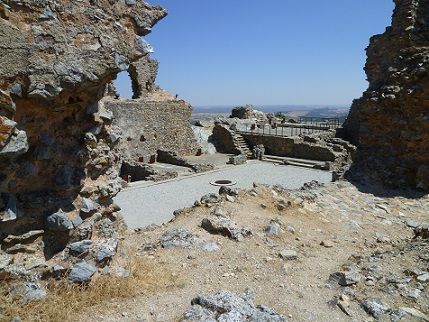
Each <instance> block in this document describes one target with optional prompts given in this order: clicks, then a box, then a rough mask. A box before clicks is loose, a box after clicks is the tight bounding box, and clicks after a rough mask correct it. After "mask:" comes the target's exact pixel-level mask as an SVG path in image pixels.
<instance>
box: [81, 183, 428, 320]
mask: <svg viewBox="0 0 429 322" xmlns="http://www.w3.org/2000/svg"><path fill="white" fill-rule="evenodd" d="M276 190H277V192H276ZM230 199H231V198H230ZM283 208H284V209H283ZM428 213H429V197H428V196H423V197H420V198H415V199H412V198H405V197H395V196H392V197H385V196H384V197H377V196H375V195H373V194H369V193H363V192H360V191H359V190H358V189H357V188H356V187H355V186H353V185H352V184H350V183H348V182H340V183H332V184H328V185H326V186H322V187H319V186H317V185H316V186H315V187H307V188H306V189H303V190H299V191H281V189H280V190H279V189H275V190H273V189H272V188H268V187H261V186H259V187H256V188H255V189H253V190H250V191H241V192H240V195H239V196H238V197H237V198H236V200H232V199H231V200H230V201H226V200H223V201H222V202H220V203H219V204H215V205H212V206H197V207H195V208H193V209H190V210H189V211H186V212H184V213H182V214H180V215H179V216H178V217H176V219H175V220H174V221H172V222H171V223H169V224H166V225H165V226H163V227H158V228H153V229H152V230H146V231H144V232H137V233H132V234H130V235H129V236H126V238H124V240H123V241H122V246H126V248H134V249H138V248H139V249H140V250H139V251H137V252H136V254H135V255H136V256H140V257H142V258H143V259H144V260H145V261H147V262H148V263H150V266H151V267H156V268H157V269H158V270H159V275H160V276H163V277H164V278H168V277H170V276H171V277H172V280H173V281H174V282H173V284H172V285H170V286H168V287H161V288H160V290H158V291H155V292H151V293H145V292H143V291H142V294H141V295H140V296H138V297H134V298H132V299H129V300H124V301H122V302H117V301H112V302H111V303H105V304H103V305H99V306H95V307H93V308H91V310H90V311H89V312H83V314H82V315H79V316H77V317H76V321H83V320H85V321H94V322H95V321H178V320H180V318H181V316H182V314H183V313H184V312H185V311H186V309H187V308H188V307H189V306H190V303H191V300H192V299H193V298H194V297H196V296H198V295H206V294H212V293H215V292H217V291H220V290H228V291H234V292H238V293H243V292H244V291H245V289H246V288H251V289H252V290H253V291H254V293H255V295H256V301H257V303H258V304H264V305H267V306H268V307H271V308H273V309H274V310H275V311H277V312H278V313H280V314H283V315H284V316H285V318H286V319H287V320H288V321H373V320H374V318H373V317H372V316H371V315H369V314H367V313H366V312H365V310H364V309H363V307H362V305H361V302H362V301H363V300H365V299H367V298H375V299H379V300H381V301H382V302H383V303H384V304H386V305H388V306H389V310H387V311H386V313H385V314H383V315H381V316H380V321H391V319H392V320H393V321H395V318H397V321H399V320H400V318H402V320H401V321H425V317H424V316H423V317H421V318H416V317H413V316H412V315H404V314H405V313H404V311H403V310H402V311H400V310H399V311H398V309H399V308H412V309H416V310H418V312H417V311H413V314H419V312H420V313H421V314H422V315H424V313H426V314H428V313H429V296H428V292H427V291H428V287H427V285H428V284H427V280H426V281H424V277H425V276H426V275H424V274H423V273H424V272H427V271H428V269H429V264H428V263H429V243H428V240H427V239H421V238H417V239H413V238H414V236H415V234H414V231H413V228H411V227H410V226H417V225H418V224H419V223H420V224H421V223H427V222H428V220H429V218H428ZM225 216H227V217H229V218H230V219H231V220H232V221H234V222H235V223H236V224H237V226H238V227H248V228H249V229H250V230H251V231H252V233H253V234H252V236H249V237H245V238H243V239H242V240H240V241H235V240H232V239H229V238H227V237H224V236H221V235H213V234H210V233H208V232H207V231H206V230H204V229H203V228H201V222H202V220H203V219H204V218H216V217H218V218H219V217H225ZM273 222H276V223H277V224H278V226H277V225H276V224H274V226H277V227H280V230H279V233H278V234H268V233H266V232H265V229H266V227H267V226H270V224H271V223H273ZM177 228H181V229H187V230H188V231H189V232H191V233H192V234H194V235H195V236H197V237H198V238H199V239H198V240H200V241H204V242H214V243H216V244H217V245H218V246H219V248H220V250H219V251H212V252H209V251H204V250H201V249H199V248H191V249H186V248H171V249H165V248H162V247H161V246H160V245H159V241H160V240H162V238H163V236H164V234H166V233H168V232H171V231H174V229H177ZM322 244H324V245H322ZM289 250H292V251H296V252H297V259H289V260H288V259H285V258H282V253H283V257H285V256H286V257H287V254H286V253H285V252H284V251H289ZM348 271H349V272H351V273H353V274H351V276H352V281H351V282H350V281H348V282H350V283H348V284H352V285H349V286H347V287H342V286H340V285H339V284H338V281H335V280H333V279H332V278H331V279H330V275H331V274H332V273H335V272H346V273H347V272H348ZM422 274H423V275H422ZM164 275H166V276H164ZM355 275H357V277H356V276H355ZM353 276H355V277H353ZM418 276H419V279H420V280H421V281H419V280H417V277H418ZM359 278H360V280H359ZM357 280H359V281H357ZM153 282H155V283H156V281H153ZM355 282H357V283H356V284H355ZM406 310H408V311H410V310H409V309H406ZM411 311H412V310H411ZM345 312H347V314H349V316H348V315H346V313H345ZM392 312H393V313H392ZM416 312H417V313H416Z"/></svg>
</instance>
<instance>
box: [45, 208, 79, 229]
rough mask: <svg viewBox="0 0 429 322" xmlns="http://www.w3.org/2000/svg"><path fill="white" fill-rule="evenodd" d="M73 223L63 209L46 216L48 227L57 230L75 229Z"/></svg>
mask: <svg viewBox="0 0 429 322" xmlns="http://www.w3.org/2000/svg"><path fill="white" fill-rule="evenodd" d="M73 227H74V226H73V223H72V221H71V220H70V219H69V217H67V214H66V213H65V212H63V211H62V210H61V209H60V210H59V211H58V212H56V213H54V214H52V215H50V216H48V217H47V218H46V228H48V230H50V231H55V232H68V231H70V230H72V229H73Z"/></svg>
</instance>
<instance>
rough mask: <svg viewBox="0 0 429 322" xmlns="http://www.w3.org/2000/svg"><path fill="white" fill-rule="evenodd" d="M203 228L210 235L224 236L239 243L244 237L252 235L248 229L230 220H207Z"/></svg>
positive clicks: (202, 224)
mask: <svg viewBox="0 0 429 322" xmlns="http://www.w3.org/2000/svg"><path fill="white" fill-rule="evenodd" d="M201 228H203V229H205V230H206V231H208V232H209V233H210V234H214V235H222V236H225V237H228V238H231V239H234V240H237V241H240V240H242V239H243V238H244V237H247V236H250V235H252V232H251V231H250V230H249V229H247V228H239V227H237V224H236V223H234V222H232V221H231V220H230V219H229V218H224V217H223V218H210V219H209V218H205V219H203V221H202V222H201Z"/></svg>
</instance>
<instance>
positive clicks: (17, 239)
mask: <svg viewBox="0 0 429 322" xmlns="http://www.w3.org/2000/svg"><path fill="white" fill-rule="evenodd" d="M44 232H45V231H44V230H33V231H29V232H28V233H25V234H22V235H19V236H14V235H9V236H7V237H6V238H5V239H3V243H5V244H8V245H11V244H17V243H26V242H32V241H33V240H34V239H36V238H38V237H39V236H41V235H43V233H44Z"/></svg>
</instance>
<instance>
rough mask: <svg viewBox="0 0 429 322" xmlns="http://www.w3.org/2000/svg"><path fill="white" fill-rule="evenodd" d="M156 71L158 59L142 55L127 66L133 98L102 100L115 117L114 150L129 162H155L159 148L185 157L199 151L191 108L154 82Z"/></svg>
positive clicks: (123, 159) (113, 121)
mask: <svg viewBox="0 0 429 322" xmlns="http://www.w3.org/2000/svg"><path fill="white" fill-rule="evenodd" d="M157 72H158V62H157V61H156V60H153V59H150V58H149V56H145V57H143V58H142V59H140V60H138V61H136V62H134V63H132V64H130V66H129V68H128V73H129V75H130V78H131V81H132V88H133V94H134V95H133V99H132V100H124V99H114V98H113V97H112V96H110V97H106V98H104V99H103V100H102V105H103V106H104V107H105V109H106V110H107V111H109V112H111V113H112V116H113V118H112V128H113V129H114V131H115V133H114V134H113V136H114V137H113V138H112V139H113V140H114V141H116V140H118V141H117V144H116V146H115V151H117V153H118V154H119V155H120V156H121V160H122V161H126V162H127V163H128V164H135V165H139V164H140V165H143V164H148V163H153V162H154V161H155V160H156V159H157V151H158V150H164V151H171V152H175V153H177V154H178V155H183V156H189V155H196V154H197V152H198V150H199V146H198V144H197V143H196V140H195V135H194V133H193V131H192V129H191V126H190V118H191V114H192V107H191V106H190V105H189V104H188V103H186V102H185V101H183V100H179V99H177V98H176V97H174V96H173V95H172V94H170V93H168V92H167V91H164V90H162V89H160V88H159V87H158V86H157V85H156V84H155V80H156V76H157ZM114 96H117V95H114ZM119 138H120V140H119Z"/></svg>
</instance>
